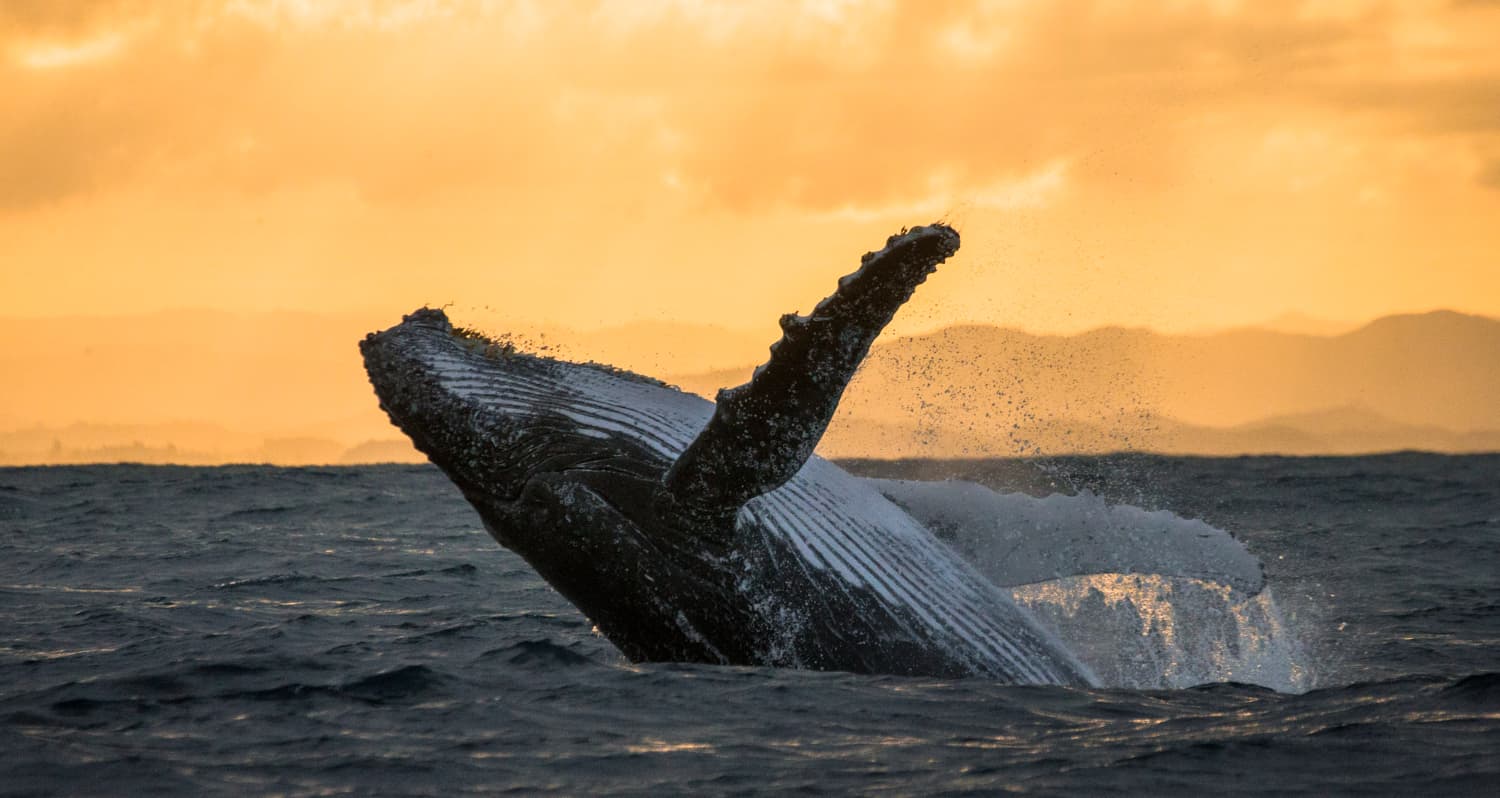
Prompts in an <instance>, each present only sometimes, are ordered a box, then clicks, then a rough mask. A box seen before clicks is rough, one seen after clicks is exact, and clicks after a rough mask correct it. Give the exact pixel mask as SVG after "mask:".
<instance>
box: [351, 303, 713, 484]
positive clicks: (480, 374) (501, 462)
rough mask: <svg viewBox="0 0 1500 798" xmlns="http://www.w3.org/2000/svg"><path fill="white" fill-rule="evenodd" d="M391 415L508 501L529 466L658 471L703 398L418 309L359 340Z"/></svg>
mask: <svg viewBox="0 0 1500 798" xmlns="http://www.w3.org/2000/svg"><path fill="white" fill-rule="evenodd" d="M360 350H361V352H362V354H363V356H364V360H365V368H366V371H367V373H368V374H369V378H370V382H371V384H372V386H373V387H374V389H375V393H376V395H377V397H378V398H379V400H380V406H381V408H382V409H383V410H385V411H386V414H387V415H388V416H389V417H390V418H391V420H392V422H393V423H395V425H396V426H397V427H399V428H400V429H401V431H402V432H404V433H406V435H407V436H408V437H410V438H411V439H412V442H413V443H414V444H415V445H416V447H417V449H418V450H420V451H421V452H423V453H424V454H426V455H427V456H428V458H429V459H431V460H432V462H433V463H435V464H437V465H438V467H440V468H442V469H443V471H445V472H446V473H447V474H448V475H449V476H450V477H452V478H453V479H454V481H455V482H457V483H459V485H460V487H464V488H466V489H467V490H471V491H475V492H478V493H480V494H483V495H484V496H486V497H487V498H488V499H489V500H490V501H502V502H512V501H515V500H517V499H518V498H519V497H520V496H521V495H522V493H523V492H524V491H525V489H526V486H527V483H528V482H530V480H531V479H532V478H533V477H534V476H536V475H538V474H546V473H563V472H567V473H569V474H571V475H605V476H614V477H618V478H625V479H632V480H647V479H649V480H652V481H656V480H659V479H660V477H661V475H662V473H663V472H664V471H665V469H666V468H667V466H668V465H670V463H671V462H672V460H673V459H674V458H675V457H676V456H677V454H678V453H679V452H681V451H682V449H684V448H685V447H686V446H687V444H688V439H687V438H688V435H687V433H685V432H684V430H691V429H695V428H697V427H701V426H702V424H703V423H704V422H705V421H706V420H707V418H708V417H709V415H710V414H711V413H712V409H713V406H712V404H711V403H709V402H707V401H706V400H704V399H702V398H700V397H697V396H693V395H691V394H686V393H682V392H681V391H677V390H675V389H672V390H664V389H669V388H670V387H671V386H668V385H666V383H663V382H661V381H659V380H655V379H651V378H649V377H645V376H642V375H639V374H635V373H632V372H629V371H625V370H623V369H617V368H614V367H611V366H607V365H603V364H598V363H572V362H568V361H562V360H556V359H553V358H549V357H546V356H543V355H536V354H529V353H526V352H522V351H520V350H519V349H517V348H516V347H515V346H514V345H513V344H511V343H510V342H508V341H506V340H504V339H503V338H498V339H497V338H493V337H490V336H486V335H483V334H481V333H478V332H475V331H473V330H469V329H465V328H461V327H455V326H454V325H453V324H452V322H451V321H450V320H449V319H448V316H447V314H446V313H444V312H443V311H442V310H438V309H433V308H422V309H419V310H417V311H415V312H413V313H411V314H408V315H407V316H405V317H404V318H403V319H402V321H401V323H400V324H398V325H396V326H394V327H391V328H390V329H387V330H384V331H381V332H376V333H371V334H370V335H368V336H366V337H365V339H364V340H363V341H361V342H360Z"/></svg>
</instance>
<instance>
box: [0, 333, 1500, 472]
mask: <svg viewBox="0 0 1500 798" xmlns="http://www.w3.org/2000/svg"><path fill="white" fill-rule="evenodd" d="M458 320H459V321H460V322H462V321H463V320H462V319H458ZM393 321H394V318H385V317H376V316H371V315H363V316H362V315H355V314H342V315H339V314H313V313H273V314H232V313H220V312H210V311H192V312H188V311H184V312H174V313H160V314H150V315H142V316H132V317H118V318H72V319H66V318H58V319H40V320H17V319H9V320H6V319H0V370H3V373H5V374H7V375H10V376H11V377H12V379H11V380H8V381H7V382H8V384H7V386H6V388H5V391H4V393H3V396H0V419H3V420H4V424H3V425H0V463H31V462H92V461H101V460H102V461H111V460H139V461H142V462H183V463H213V462H280V463H288V464H292V463H297V464H305V463H336V462H372V461H390V460H395V461H406V460H418V459H420V456H419V455H417V454H416V453H415V452H414V451H413V450H412V449H411V448H410V446H409V445H408V444H407V443H406V442H405V441H404V439H403V438H402V437H401V436H400V434H399V432H397V431H396V430H395V429H393V428H392V427H391V426H390V424H389V423H388V422H387V421H386V419H385V418H384V415H383V414H382V413H381V412H380V410H379V409H378V407H377V406H376V403H375V400H374V396H373V394H372V392H371V391H370V388H369V386H368V384H367V383H366V381H365V377H364V373H363V370H362V368H361V364H360V360H359V355H358V351H357V349H356V346H355V344H356V343H357V342H358V340H359V339H360V338H361V337H362V336H363V335H364V333H366V332H367V331H369V330H372V329H376V328H379V327H383V326H387V325H389V324H390V323H392V322H393ZM1283 321H1285V322H1286V325H1285V326H1288V327H1297V326H1299V325H1300V326H1304V327H1310V328H1315V329H1318V330H1328V329H1333V328H1331V327H1328V326H1327V325H1326V324H1325V323H1322V322H1317V321H1315V320H1308V319H1289V320H1283ZM481 326H482V325H481ZM515 337H516V338H517V339H518V340H520V341H521V342H522V343H523V344H526V345H528V346H529V347H530V348H541V347H545V348H547V351H548V352H549V353H553V354H560V355H562V356H565V357H569V358H573V359H594V360H598V361H601V362H609V363H614V364H616V365H621V366H623V367H626V368H631V369H634V370H638V371H642V372H645V373H651V374H653V375H656V376H665V378H666V379H667V380H668V381H670V382H675V383H677V384H678V385H681V386H682V387H683V388H685V389H688V390H693V391H696V392H699V393H702V394H704V395H707V396H712V395H713V392H714V391H715V390H716V389H718V388H720V387H724V386H728V385H735V384H738V383H740V382H743V381H744V380H745V379H746V378H747V377H748V376H749V374H750V372H751V370H752V369H753V368H754V366H755V365H758V364H759V362H761V361H763V360H764V358H765V352H766V347H767V345H768V344H769V343H770V341H771V340H773V339H774V337H775V332H774V331H768V332H767V333H766V334H765V335H764V336H762V335H758V334H754V333H750V332H745V331H736V330H729V329H725V328H721V327H715V326H712V325H679V324H670V323H655V322H644V323H638V324H634V325H626V326H624V327H618V328H612V329H608V330H600V331H593V332H587V333H578V332H572V331H568V330H560V329H541V328H531V329H528V330H522V331H520V332H519V333H518V334H517V335H516V336H515ZM734 363H739V364H741V365H738V366H733V367H730V368H725V367H724V366H725V365H726V364H734ZM182 419H195V420H197V421H195V422H192V423H188V422H184V421H182ZM7 429H8V430H9V431H8V432H6V431H4V430H7ZM1122 449H1134V450H1148V451H1159V452H1167V453H1197V454H1237V453H1287V454H1314V453H1361V452H1371V451H1388V450H1393V449H1429V450H1435V451H1453V452H1457V451H1496V450H1500V321H1496V320H1495V319H1490V318H1485V317H1480V316H1471V315H1465V314H1460V313H1453V312H1448V311H1437V312H1433V313H1425V314H1416V315H1402V316H1390V317H1386V318H1382V319H1378V320H1376V321H1374V322H1371V323H1369V324H1366V325H1363V326H1361V327H1358V328H1357V329H1353V330H1350V331H1347V332H1342V333H1339V334H1336V335H1328V334H1322V333H1319V334H1312V333H1304V332H1286V331H1277V330H1266V329H1236V330H1227V331H1222V332H1216V333H1208V334H1198V335H1164V334H1159V333H1154V332H1150V331H1147V330H1138V329H1121V328H1105V329H1100V330H1095V331H1092V332H1088V333H1084V334H1080V335H1071V336H1053V335H1034V334H1030V333H1026V332H1022V331H1019V330H1014V329H1008V328H1003V327H993V326H984V325H965V326H955V327H948V328H944V329H942V330H939V331H936V332H933V333H930V334H926V335H920V336H911V337H905V338H896V339H893V340H890V341H885V342H883V343H881V344H879V345H877V346H876V348H875V350H874V351H873V352H872V353H871V356H870V358H869V360H868V361H867V362H866V365H865V367H864V368H863V369H862V370H861V371H860V373H859V375H858V376H857V377H856V378H855V382H854V384H852V385H851V386H850V389H849V391H848V393H847V394H846V397H845V401H844V403H843V405H842V406H841V408H840V411H839V415H838V417H837V418H836V419H835V423H834V426H833V427H832V429H831V430H830V432H829V435H828V437H827V438H826V439H825V441H824V445H823V446H822V447H821V449H820V451H822V452H823V453H824V454H827V455H830V456H851V457H853V456H877V457H878V456H886V457H905V456H936V457H946V456H989V455H1016V454H1063V453H1069V452H1096V451H1114V450H1122Z"/></svg>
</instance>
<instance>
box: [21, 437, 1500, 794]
mask: <svg viewBox="0 0 1500 798" xmlns="http://www.w3.org/2000/svg"><path fill="white" fill-rule="evenodd" d="M850 467H851V468H853V469H855V470H857V471H859V472H861V473H866V474H870V475H879V476H887V477H902V478H940V477H948V476H963V477H967V478H969V479H975V480H978V481H981V482H985V483H986V484H989V485H990V486H992V487H995V488H997V489H1006V490H1025V491H1027V492H1031V493H1033V494H1036V495H1044V494H1046V493H1050V492H1053V491H1061V492H1065V493H1073V492H1078V491H1081V490H1084V489H1087V490H1090V491H1093V492H1094V493H1097V494H1099V495H1102V496H1104V497H1106V498H1107V499H1108V500H1109V501H1112V502H1118V503H1125V504H1131V505H1135V506H1139V507H1143V508H1148V509H1158V508H1161V509H1169V510H1172V511H1173V512H1175V513H1177V514H1179V515H1182V516H1185V517H1192V518H1202V519H1204V520H1207V521H1209V522H1210V523H1212V524H1214V525H1215V526H1218V527H1220V528H1223V529H1227V530H1229V531H1231V532H1233V533H1234V534H1235V535H1236V536H1238V537H1240V538H1241V539H1242V540H1244V541H1245V542H1246V543H1247V544H1248V545H1249V547H1250V549H1251V550H1252V552H1254V553H1255V554H1256V555H1258V556H1259V557H1260V558H1261V560H1262V561H1263V563H1264V564H1265V566H1266V573H1267V576H1268V579H1269V581H1270V584H1271V585H1272V586H1273V587H1274V589H1275V591H1276V597H1277V600H1278V601H1279V603H1280V605H1281V606H1280V610H1281V612H1282V613H1283V614H1284V616H1285V621H1286V623H1287V624H1288V626H1289V627H1290V630H1291V631H1292V632H1293V633H1295V635H1296V636H1297V638H1298V640H1299V641H1300V644H1301V645H1302V647H1303V648H1304V650H1305V657H1306V662H1305V663H1304V664H1305V666H1306V667H1307V668H1308V669H1309V674H1308V684H1309V685H1310V686H1311V688H1312V689H1310V690H1309V691H1308V692H1305V693H1302V694H1282V693H1276V692H1272V691H1269V690H1266V689H1264V688H1260V687H1254V686H1247V685H1214V686H1205V687H1198V688H1193V689H1183V690H1163V691H1138V690H1077V689H1064V688H1042V687H1007V686H1004V685H999V684H995V683H992V682H986V681H981V680H964V681H934V680H912V679H898V678H890V677H869V676H855V675H850V674H842V673H807V672H795V671H778V670H770V669H753V668H715V667H704V666H685V665H677V666H646V667H640V666H632V665H629V664H628V663H625V662H623V661H622V660H621V658H620V657H619V655H618V654H617V653H616V652H615V651H614V649H613V648H612V647H611V646H610V645H609V644H608V643H607V642H606V641H604V640H602V639H601V638H599V637H597V636H595V635H593V634H592V633H591V631H590V624H589V623H588V622H587V621H586V620H585V619H583V618H582V617H581V616H579V615H578V614H577V613H576V612H575V611H574V610H573V609H572V608H571V606H570V605H569V604H568V603H567V602H566V601H564V600H563V599H562V598H561V597H559V596H558V595H557V594H555V593H554V592H552V590H551V589H550V588H549V587H548V586H547V585H546V584H545V583H544V582H542V581H541V580H540V579H539V578H537V577H536V576H535V575H534V574H532V573H531V571H530V569H529V568H527V566H526V564H525V563H524V562H522V561H521V560H519V559H518V558H517V557H515V556H514V555H512V554H510V553H508V552H506V551H504V550H503V549H500V548H499V547H498V546H496V545H495V544H494V543H493V542H492V541H491V540H490V538H489V537H488V536H487V535H486V534H485V533H484V532H483V531H482V530H481V529H480V526H479V522H478V518H477V516H475V514H474V513H473V512H472V511H471V510H470V509H469V507H468V505H467V504H465V503H464V502H463V500H462V498H461V497H460V496H459V495H458V493H457V491H456V490H455V489H454V488H453V487H452V486H451V485H450V484H449V483H448V482H447V480H446V479H445V478H443V476H442V475H441V474H440V473H438V472H437V471H436V470H435V469H432V468H428V467H397V466H391V467H362V468H341V469H280V468H260V467H231V468H152V467H139V466H95V467H70V468H36V469H29V468H23V469H0V794H5V795H49V794H57V795H74V794H101V795H104V794H148V793H149V794H157V795H205V794H221V795H245V794H358V795H377V794H384V795H406V794H433V793H438V792H443V793H485V794H490V793H497V792H506V791H515V792H539V791H556V792H562V793H580V792H587V793H623V794H664V793H692V794H712V793H763V794H787V793H795V792H812V793H820V792H830V793H862V794H882V793H896V794H928V793H936V792H947V793H956V792H968V791H973V792H978V793H994V792H999V791H1007V790H1010V791H1028V792H1037V793H1060V792H1065V791H1066V792H1082V793H1085V794H1110V793H1129V794H1141V793H1142V792H1143V791H1155V792H1174V793H1181V794H1202V793H1205V792H1213V793H1263V792H1287V791H1300V792H1308V793H1329V792H1354V793H1360V792H1370V793H1403V794H1419V793H1420V794H1480V795H1484V794H1494V790H1495V789H1496V787H1495V785H1496V784H1500V457H1496V456H1474V457H1443V456H1429V455H1413V454H1408V455H1391V456H1384V457H1367V458H1330V459H1281V458H1240V459H1200V458H1153V457H1128V458H1088V459H1070V460H1050V461H1025V462H1019V461H979V462H970V463H932V462H915V463H854V464H850Z"/></svg>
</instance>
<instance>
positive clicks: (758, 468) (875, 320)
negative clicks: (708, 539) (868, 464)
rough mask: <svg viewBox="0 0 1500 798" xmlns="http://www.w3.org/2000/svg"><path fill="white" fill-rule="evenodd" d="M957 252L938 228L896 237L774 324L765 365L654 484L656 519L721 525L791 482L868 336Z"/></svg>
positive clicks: (955, 242) (722, 400) (952, 238)
mask: <svg viewBox="0 0 1500 798" xmlns="http://www.w3.org/2000/svg"><path fill="white" fill-rule="evenodd" d="M958 246H959V236H958V232H957V231H956V230H954V229H953V228H952V227H949V226H947V225H944V224H934V225H930V226H926V227H915V228H912V229H910V230H907V229H902V231H901V232H900V233H898V234H896V235H893V236H891V237H890V238H889V239H887V240H886V244H885V247H884V248H883V249H880V250H878V251H875V252H870V253H866V254H865V255H864V256H863V257H862V258H860V267H859V268H858V269H857V270H855V271H854V272H852V273H851V274H848V275H845V276H844V277H843V278H841V279H840V280H839V283H838V289H837V290H835V291H834V292H833V293H832V294H830V295H829V296H828V297H827V298H825V299H824V300H823V301H821V302H819V303H818V305H817V306H816V307H815V308H813V310H812V312H811V313H809V314H808V315H806V316H799V315H796V314H791V313H789V314H786V315H785V316H782V317H781V329H782V337H781V340H779V341H777V342H776V343H775V344H773V345H772V346H771V358H770V360H768V361H767V362H766V363H765V364H764V365H762V366H761V367H760V368H758V369H756V370H755V375H754V376H753V377H751V379H750V381H749V382H747V383H745V384H744V385H741V386H739V387H737V388H730V389H727V390H723V391H720V392H719V395H718V400H717V403H716V404H717V406H716V408H715V411H714V415H713V417H712V418H711V419H709V422H708V424H707V425H706V426H705V427H704V428H703V430H702V431H701V432H700V433H699V434H698V436H697V438H695V439H694V440H693V442H692V443H691V444H690V445H689V446H688V448H687V449H686V451H684V452H683V453H682V455H681V456H680V457H678V458H677V461H676V462H675V463H673V464H672V467H671V468H670V469H668V471H667V473H666V475H665V476H664V477H663V478H662V483H661V485H660V487H659V489H658V490H657V496H656V504H657V506H658V508H659V511H660V512H661V513H662V514H663V515H664V516H666V517H668V518H671V519H675V520H677V521H679V522H682V523H688V524H699V523H701V522H705V521H707V522H720V523H721V522H723V521H724V520H725V519H728V518H731V517H733V515H734V513H735V512H737V511H738V510H739V508H740V507H741V506H743V505H744V504H745V502H747V501H749V500H750V499H753V498H755V497H756V496H759V495H761V494H763V493H766V492H768V491H771V490H774V489H776V488H777V487H780V486H781V485H783V484H785V483H786V481H787V480H789V479H791V478H792V476H793V475H794V474H796V473H797V470H798V469H800V468H801V467H802V465H803V464H804V463H806V462H807V459H808V458H809V457H811V456H812V453H813V449H814V448H816V447H817V444H818V441H819V440H820V439H821V438H822V437H823V432H824V431H825V430H826V429H827V428H828V422H829V421H830V420H832V418H833V414H834V411H835V410H837V409H838V403H839V399H840V398H842V396H843V394H844V388H845V387H846V386H848V384H849V380H850V379H852V378H853V376H854V372H855V370H857V369H858V368H859V364H860V362H861V361H863V360H864V358H865V355H866V354H867V353H868V352H869V351H870V345H871V344H872V343H874V341H875V338H876V336H878V335H880V331H881V330H883V329H884V328H885V326H886V325H887V324H889V323H890V321H891V319H892V318H893V317H894V316H895V314H896V310H897V309H898V308H900V307H901V305H903V304H905V303H906V301H907V300H908V299H910V298H911V295H912V292H914V291H915V290H916V288H917V286H919V285H921V284H922V283H923V282H924V281H925V280H926V279H927V275H929V274H931V273H932V272H933V271H934V270H936V269H937V266H938V264H939V263H942V262H943V261H945V260H947V259H948V258H949V257H950V256H952V255H953V254H954V253H955V252H957V251H958Z"/></svg>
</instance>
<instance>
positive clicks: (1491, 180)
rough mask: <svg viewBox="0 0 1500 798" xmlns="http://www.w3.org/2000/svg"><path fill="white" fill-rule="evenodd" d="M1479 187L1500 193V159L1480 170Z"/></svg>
mask: <svg viewBox="0 0 1500 798" xmlns="http://www.w3.org/2000/svg"><path fill="white" fill-rule="evenodd" d="M1478 179H1479V185H1481V186H1484V187H1485V188H1492V189H1495V190H1497V191H1500V158H1496V159H1494V160H1492V161H1490V162H1489V163H1487V164H1485V165H1484V167H1483V168H1482V169H1480V170H1479V175H1478Z"/></svg>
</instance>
